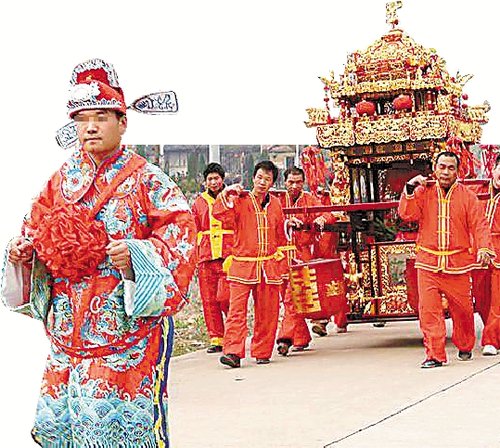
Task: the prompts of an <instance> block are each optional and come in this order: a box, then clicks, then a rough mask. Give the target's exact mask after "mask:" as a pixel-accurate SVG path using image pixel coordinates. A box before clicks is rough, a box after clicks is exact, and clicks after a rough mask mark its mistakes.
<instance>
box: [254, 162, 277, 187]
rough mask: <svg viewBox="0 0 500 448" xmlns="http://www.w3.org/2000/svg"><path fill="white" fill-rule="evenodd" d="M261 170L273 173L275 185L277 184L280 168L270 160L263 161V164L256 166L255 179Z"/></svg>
mask: <svg viewBox="0 0 500 448" xmlns="http://www.w3.org/2000/svg"><path fill="white" fill-rule="evenodd" d="M259 170H262V171H267V172H271V173H273V183H274V182H276V179H278V174H279V171H278V167H277V166H276V165H275V164H274V163H273V162H271V161H270V160H262V161H261V162H259V163H257V165H255V168H254V169H253V176H252V178H254V177H255V175H256V174H257V171H259Z"/></svg>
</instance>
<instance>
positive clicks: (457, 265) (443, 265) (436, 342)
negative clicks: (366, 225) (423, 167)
mask: <svg viewBox="0 0 500 448" xmlns="http://www.w3.org/2000/svg"><path fill="white" fill-rule="evenodd" d="M399 215H400V216H401V218H402V219H403V220H406V221H418V224H419V230H418V236H417V241H416V244H417V247H416V251H417V258H416V261H415V267H416V268H417V270H418V274H417V276H418V292H419V318H420V328H421V330H422V333H423V335H424V347H425V352H426V359H434V360H436V361H441V362H446V360H447V358H446V350H445V343H446V327H445V321H444V313H443V309H442V302H441V296H442V294H444V295H445V296H446V297H447V299H448V304H449V311H450V314H451V317H452V319H453V336H452V341H453V343H454V344H455V346H457V348H458V349H459V350H461V351H471V350H472V348H473V347H474V342H475V333H474V314H473V306H472V297H471V286H470V271H471V270H473V269H475V268H478V267H479V264H478V263H477V262H476V257H477V252H483V251H486V252H489V253H493V250H492V243H491V237H490V232H489V229H488V225H487V223H486V219H485V218H484V213H482V210H481V205H480V203H479V200H478V199H477V197H476V195H475V194H474V193H473V192H472V191H471V190H469V189H468V188H467V187H466V186H464V185H462V184H459V183H457V182H455V183H454V184H453V185H452V186H451V187H450V189H449V190H448V192H444V191H443V190H442V189H441V187H439V186H438V185H437V184H435V185H431V186H428V187H425V188H424V187H417V188H416V189H415V191H414V192H413V193H412V194H408V193H407V192H406V189H405V190H404V192H403V194H402V195H401V199H400V202H399Z"/></svg>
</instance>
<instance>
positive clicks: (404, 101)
mask: <svg viewBox="0 0 500 448" xmlns="http://www.w3.org/2000/svg"><path fill="white" fill-rule="evenodd" d="M392 105H393V106H394V109H396V110H411V108H412V107H413V100H412V99H411V97H410V95H403V94H401V95H399V96H397V97H396V98H394V101H393V102H392Z"/></svg>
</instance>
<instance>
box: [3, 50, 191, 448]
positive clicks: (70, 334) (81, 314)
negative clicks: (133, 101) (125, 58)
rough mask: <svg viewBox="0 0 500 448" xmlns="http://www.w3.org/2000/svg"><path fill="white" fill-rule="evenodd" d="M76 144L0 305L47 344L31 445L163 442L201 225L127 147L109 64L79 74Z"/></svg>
mask: <svg viewBox="0 0 500 448" xmlns="http://www.w3.org/2000/svg"><path fill="white" fill-rule="evenodd" d="M70 92H71V93H70V94H71V97H70V100H69V102H68V112H69V116H70V118H72V119H73V120H74V122H75V125H76V129H77V135H78V139H79V141H80V144H81V146H80V147H79V148H78V149H77V150H75V152H74V153H73V155H72V156H71V157H70V158H69V160H68V161H67V162H65V163H64V164H63V166H62V167H61V168H60V169H59V170H58V171H57V172H56V173H55V174H54V175H53V176H52V177H51V178H50V180H49V181H48V183H47V185H46V187H45V188H44V189H43V190H42V192H41V193H40V195H39V196H38V198H37V199H36V200H35V202H34V204H33V206H32V209H31V212H30V215H29V216H28V217H27V219H26V221H25V225H24V228H23V231H22V236H20V237H17V238H15V239H13V240H12V241H11V242H10V244H9V247H8V250H7V253H8V261H7V263H6V265H5V267H4V276H3V288H2V296H3V300H4V302H5V303H6V304H7V306H9V307H10V308H11V309H12V310H14V311H18V312H22V313H24V314H27V315H29V316H31V317H34V318H35V319H38V320H41V321H42V322H43V323H44V326H45V329H46V332H47V335H48V337H49V340H50V343H51V346H50V353H49V356H48V359H47V364H46V369H45V373H44V377H43V382H42V388H41V393H40V399H39V402H38V407H37V413H36V417H35V424H34V428H33V431H32V435H33V439H34V440H35V442H36V443H38V444H39V445H41V446H43V447H58V448H76V447H102V448H105V447H110V448H111V447H118V446H120V447H123V448H153V447H167V446H169V436H168V422H167V410H168V402H167V378H168V363H169V359H170V355H171V352H172V345H173V331H174V328H173V319H172V317H171V316H172V315H173V314H174V313H176V312H177V311H178V310H179V309H180V308H181V307H182V306H183V305H184V304H185V303H186V302H187V297H186V295H187V289H188V285H189V282H190V280H191V277H192V275H193V271H194V267H195V265H194V256H195V243H196V226H195V222H194V218H193V216H192V214H191V212H190V210H189V206H188V204H187V201H186V199H185V197H184V196H183V194H182V192H181V191H180V189H179V188H178V186H177V185H176V184H175V183H174V182H173V181H172V180H171V179H170V178H169V177H168V176H167V175H166V174H165V173H164V172H163V171H162V170H161V169H160V168H158V167H157V166H155V165H152V164H150V163H147V162H146V160H145V159H143V158H142V157H140V156H139V155H137V154H135V153H134V152H133V151H131V150H129V149H127V148H126V147H124V146H121V137H122V135H123V134H124V132H125V130H126V128H127V116H126V110H127V106H126V104H125V99H124V96H123V92H122V90H121V88H120V87H119V85H118V78H117V76H116V73H115V71H114V69H113V67H112V66H111V65H110V64H107V63H106V62H104V61H102V60H100V59H92V60H89V61H86V62H84V63H81V64H79V65H77V66H76V67H75V69H74V71H73V74H72V78H71V91H70Z"/></svg>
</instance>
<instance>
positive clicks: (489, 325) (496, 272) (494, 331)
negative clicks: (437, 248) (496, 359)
mask: <svg viewBox="0 0 500 448" xmlns="http://www.w3.org/2000/svg"><path fill="white" fill-rule="evenodd" d="M478 193H488V194H489V199H488V200H487V201H481V203H482V205H483V209H484V215H485V216H486V220H487V222H488V224H489V227H490V232H491V239H492V241H493V247H494V249H495V252H496V258H495V259H494V260H493V261H492V266H491V267H490V268H489V269H488V270H477V271H474V272H473V277H472V279H473V292H474V296H475V298H476V305H477V310H478V311H479V314H480V315H481V318H482V319H483V322H484V324H485V326H484V330H483V337H482V340H481V345H483V346H484V345H493V346H494V347H496V348H497V349H500V191H498V190H494V188H493V183H492V182H490V184H489V185H488V186H481V187H479V191H478Z"/></svg>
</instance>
